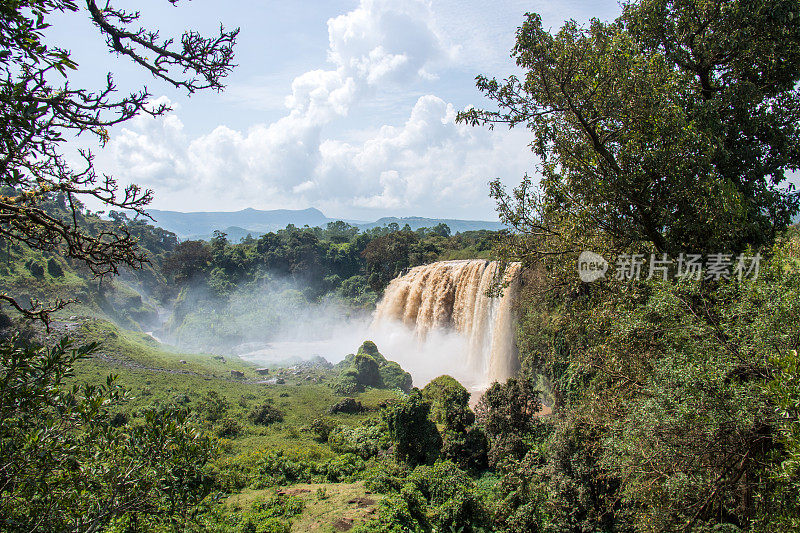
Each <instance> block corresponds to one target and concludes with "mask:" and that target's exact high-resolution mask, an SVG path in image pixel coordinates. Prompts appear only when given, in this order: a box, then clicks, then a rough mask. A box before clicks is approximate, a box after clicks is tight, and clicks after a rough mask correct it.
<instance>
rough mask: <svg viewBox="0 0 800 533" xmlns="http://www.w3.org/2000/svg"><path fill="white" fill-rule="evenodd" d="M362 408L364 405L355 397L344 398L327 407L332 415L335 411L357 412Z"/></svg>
mask: <svg viewBox="0 0 800 533" xmlns="http://www.w3.org/2000/svg"><path fill="white" fill-rule="evenodd" d="M363 410H364V407H363V406H362V405H361V402H359V401H357V400H356V399H355V398H344V399H343V400H339V401H338V402H336V403H335V404H333V405H331V406H330V407H329V408H328V412H329V413H330V414H332V415H333V414H336V413H347V414H357V413H360V412H362V411H363Z"/></svg>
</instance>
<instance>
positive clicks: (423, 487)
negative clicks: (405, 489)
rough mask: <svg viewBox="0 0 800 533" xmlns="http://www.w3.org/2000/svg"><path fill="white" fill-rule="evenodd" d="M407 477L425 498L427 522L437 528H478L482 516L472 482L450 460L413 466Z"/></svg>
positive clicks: (478, 496)
mask: <svg viewBox="0 0 800 533" xmlns="http://www.w3.org/2000/svg"><path fill="white" fill-rule="evenodd" d="M409 480H410V481H411V482H412V483H414V485H415V486H416V487H417V488H418V489H419V491H420V493H422V495H423V496H424V497H425V499H426V500H427V501H428V503H429V505H430V508H429V509H428V516H429V517H430V521H431V525H433V526H434V528H435V529H437V530H440V531H463V532H465V533H467V532H471V531H476V529H477V530H480V528H481V526H482V525H484V524H483V522H484V520H485V519H486V514H487V513H486V509H485V505H484V502H483V499H482V498H481V496H480V495H479V494H478V492H477V490H476V486H475V482H474V481H473V480H472V478H470V477H469V476H468V475H467V474H466V473H465V472H464V471H463V470H460V469H459V468H458V467H457V466H456V465H455V464H453V463H452V462H450V461H442V462H438V463H436V464H435V465H433V466H419V467H417V468H416V469H415V470H414V472H413V473H412V475H411V476H409Z"/></svg>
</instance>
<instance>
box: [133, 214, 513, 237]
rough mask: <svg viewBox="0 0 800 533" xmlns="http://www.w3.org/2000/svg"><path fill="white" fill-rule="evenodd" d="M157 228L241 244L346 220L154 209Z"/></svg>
mask: <svg viewBox="0 0 800 533" xmlns="http://www.w3.org/2000/svg"><path fill="white" fill-rule="evenodd" d="M148 213H149V214H150V216H152V217H153V218H154V219H155V221H156V225H157V226H160V227H162V228H164V229H166V230H168V231H171V232H173V233H175V234H176V235H177V236H178V237H179V238H181V239H209V238H210V237H211V235H212V234H213V233H214V231H217V230H219V231H223V232H225V233H226V234H227V235H228V239H230V240H231V241H233V242H238V241H240V240H241V239H242V238H244V237H246V236H247V235H248V234H250V235H252V236H253V237H258V236H259V235H263V234H264V233H268V232H270V231H277V230H279V229H283V228H285V227H286V226H288V225H289V224H294V225H295V226H297V227H303V226H310V227H314V226H319V227H322V228H324V227H325V226H326V225H327V224H328V222H335V221H337V220H343V219H340V218H328V217H326V216H325V215H324V214H323V213H322V211H320V210H319V209H315V208H313V207H310V208H308V209H296V210H295V209H273V210H269V211H259V210H257V209H243V210H241V211H231V212H228V211H216V212H214V211H210V212H192V213H181V212H180V211H161V210H158V209H151V210H149V211H148ZM344 222H347V223H348V224H352V225H354V226H357V227H358V228H359V229H362V230H365V229H370V228H374V227H380V226H388V225H389V224H391V223H397V224H398V225H399V226H400V227H401V228H402V227H403V226H405V225H406V224H408V225H409V226H410V227H411V229H412V230H417V229H419V228H425V227H428V228H430V227H433V226H436V225H437V224H441V223H444V224H447V225H448V226H449V227H450V231H451V232H453V233H458V232H461V231H473V230H481V229H487V230H493V231H496V230H499V229H502V228H503V225H502V224H500V223H499V222H490V221H483V220H459V219H451V218H423V217H399V218H398V217H383V218H380V219H378V220H376V221H374V222H364V221H361V220H344Z"/></svg>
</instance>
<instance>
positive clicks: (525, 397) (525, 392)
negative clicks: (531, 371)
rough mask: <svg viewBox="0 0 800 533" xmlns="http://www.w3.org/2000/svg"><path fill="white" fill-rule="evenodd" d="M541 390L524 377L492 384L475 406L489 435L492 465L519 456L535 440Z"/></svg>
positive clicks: (525, 451)
mask: <svg viewBox="0 0 800 533" xmlns="http://www.w3.org/2000/svg"><path fill="white" fill-rule="evenodd" d="M541 408H542V402H541V398H540V393H539V391H538V390H536V389H535V388H534V386H533V384H532V383H531V381H530V380H529V379H527V378H525V377H524V376H521V377H519V378H510V379H509V380H508V381H506V382H505V383H497V382H495V383H493V384H492V386H491V387H489V389H488V390H487V391H486V392H485V393H484V394H483V396H482V397H481V400H480V402H479V403H478V406H477V408H476V411H477V417H478V420H479V422H480V423H481V425H482V426H483V428H484V429H485V430H486V434H487V436H488V437H489V442H490V444H491V451H490V454H489V458H490V461H491V463H492V464H499V463H500V462H502V461H504V460H508V459H521V458H522V457H523V456H524V455H525V453H527V451H528V450H529V449H530V447H531V444H532V443H533V441H534V440H535V437H536V434H537V430H538V426H539V422H538V421H537V419H536V414H537V413H538V412H539V411H540V410H541Z"/></svg>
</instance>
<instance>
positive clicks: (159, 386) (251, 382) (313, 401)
mask: <svg viewBox="0 0 800 533" xmlns="http://www.w3.org/2000/svg"><path fill="white" fill-rule="evenodd" d="M71 333H72V337H73V338H74V339H75V341H76V342H77V343H81V342H89V341H92V340H97V341H100V342H101V349H100V351H99V353H98V354H97V355H95V356H93V357H91V358H88V359H85V360H82V361H78V363H77V364H76V366H75V376H74V377H73V378H72V380H71V381H72V382H74V383H90V384H100V383H105V381H106V377H107V376H108V375H109V374H114V375H115V376H117V384H118V385H120V386H122V387H123V388H125V389H126V390H127V391H128V395H129V400H128V401H127V402H126V403H125V404H123V405H121V406H120V408H119V409H118V411H119V412H121V413H124V414H126V415H128V417H129V418H132V419H135V418H136V417H137V416H139V415H140V413H141V410H142V409H145V408H147V407H151V406H153V405H168V404H182V405H185V406H187V407H189V408H190V409H192V410H193V411H196V412H200V411H201V410H202V407H203V405H204V403H205V402H206V401H207V398H208V395H209V394H216V395H218V396H219V397H220V398H222V399H224V402H225V403H226V404H227V409H226V410H225V412H224V413H223V414H222V416H221V418H232V419H234V420H236V421H237V422H238V423H239V424H240V426H241V432H240V433H239V435H237V436H236V437H235V438H225V439H221V440H220V443H221V444H222V448H223V450H224V451H225V454H224V455H225V456H226V457H227V458H233V457H236V456H244V455H247V454H249V453H252V452H256V451H263V450H265V449H270V450H280V451H283V452H284V453H285V454H287V455H289V456H296V457H304V458H309V459H315V460H316V459H324V458H329V457H333V456H334V455H336V453H335V452H333V451H332V450H331V449H330V448H329V447H328V445H327V444H320V443H319V442H317V441H316V440H315V434H314V433H313V432H312V431H311V429H310V426H311V423H312V422H313V421H314V420H315V419H316V418H320V417H324V418H326V419H328V420H330V421H331V422H333V423H335V424H347V425H356V424H359V423H361V422H363V421H364V420H365V419H367V418H368V417H371V416H376V415H377V411H378V410H379V405H380V404H381V403H383V402H385V401H386V400H390V399H396V398H398V397H399V396H400V395H401V394H402V393H399V392H397V391H390V390H380V389H368V390H367V391H365V392H363V393H360V394H358V395H355V398H356V399H357V400H358V401H360V402H361V404H362V405H363V406H364V407H365V408H366V412H364V413H359V414H342V413H339V414H335V415H332V414H329V413H328V408H329V407H330V406H331V405H333V404H334V403H336V402H337V401H339V400H341V398H342V397H341V396H339V395H337V394H336V393H335V392H334V391H333V389H332V388H331V387H330V386H329V385H328V384H329V383H332V382H334V380H335V372H336V371H335V370H329V369H324V368H321V367H314V368H302V367H292V368H277V369H272V370H271V371H270V375H269V376H261V375H259V374H258V373H256V368H257V366H256V365H254V364H252V363H249V362H247V361H244V360H242V359H240V358H238V357H231V356H225V357H221V356H216V355H211V354H186V353H180V352H178V351H177V350H175V349H174V348H171V347H168V346H164V345H161V344H159V343H158V342H157V341H156V340H155V339H153V338H152V337H150V336H149V335H146V334H144V333H139V332H132V331H127V330H123V329H120V328H118V327H116V326H115V325H113V324H111V323H110V322H108V321H103V320H97V319H88V320H85V321H84V322H83V323H82V324H81V325H80V326H77V327H76V328H75V329H74V330H73V331H72V332H71ZM61 334H62V332H60V331H53V332H52V333H51V334H50V335H49V338H46V339H45V340H48V341H54V340H55V339H56V338H58V337H60V335H61ZM182 361H183V362H182ZM232 370H233V371H237V372H242V373H243V374H244V378H233V377H231V371H232ZM271 377H282V378H283V379H284V380H285V383H284V384H280V385H278V384H268V383H263V381H264V380H265V378H271ZM307 378H311V379H307ZM314 380H316V381H314ZM264 403H272V404H273V405H274V406H276V407H277V408H278V409H280V410H281V411H282V412H283V413H284V418H283V421H281V422H275V423H273V424H270V425H268V426H261V425H255V424H253V423H251V422H250V420H249V419H248V415H249V413H250V412H251V411H252V410H253V409H255V408H256V407H258V406H260V405H262V404H264ZM198 422H199V423H201V424H202V425H204V426H205V427H206V429H207V430H208V431H209V432H211V433H212V434H214V433H216V432H217V430H218V429H219V427H220V423H219V422H216V423H210V422H208V421H206V420H203V419H202V418H200V417H198Z"/></svg>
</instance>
